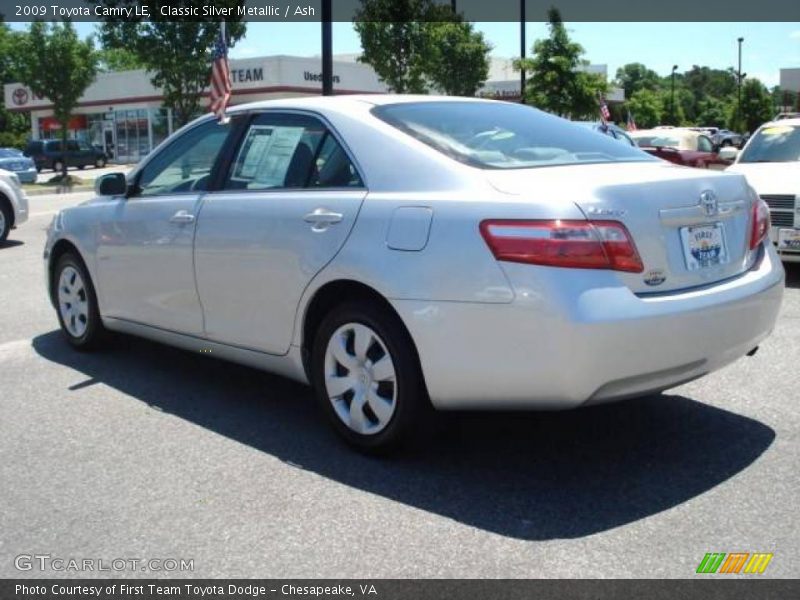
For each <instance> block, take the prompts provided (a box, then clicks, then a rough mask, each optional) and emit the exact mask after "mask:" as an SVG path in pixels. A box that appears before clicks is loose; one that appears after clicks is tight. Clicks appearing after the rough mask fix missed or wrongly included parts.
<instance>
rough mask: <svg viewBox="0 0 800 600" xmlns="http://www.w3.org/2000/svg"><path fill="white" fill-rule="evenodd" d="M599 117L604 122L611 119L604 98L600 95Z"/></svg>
mask: <svg viewBox="0 0 800 600" xmlns="http://www.w3.org/2000/svg"><path fill="white" fill-rule="evenodd" d="M600 119H601V120H602V121H603V123H605V122H606V121H609V120H610V119H611V111H609V110H608V105H607V104H606V99H605V98H603V97H602V96H600Z"/></svg>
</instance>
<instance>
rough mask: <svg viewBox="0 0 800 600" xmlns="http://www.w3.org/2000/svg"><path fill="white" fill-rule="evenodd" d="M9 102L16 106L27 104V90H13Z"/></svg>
mask: <svg viewBox="0 0 800 600" xmlns="http://www.w3.org/2000/svg"><path fill="white" fill-rule="evenodd" d="M11 100H13V101H14V104H16V105H17V106H22V105H23V104H27V103H28V90H26V89H25V88H21V87H19V88H17V89H15V90H14V92H13V93H12V94H11Z"/></svg>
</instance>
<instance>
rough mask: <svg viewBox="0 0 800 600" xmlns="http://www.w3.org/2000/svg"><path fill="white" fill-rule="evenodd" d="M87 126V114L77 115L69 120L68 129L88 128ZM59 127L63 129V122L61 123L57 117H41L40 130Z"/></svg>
mask: <svg viewBox="0 0 800 600" xmlns="http://www.w3.org/2000/svg"><path fill="white" fill-rule="evenodd" d="M86 126H87V125H86V115H75V116H74V117H72V118H71V119H70V120H69V123H68V124H67V129H71V130H79V129H86ZM59 129H61V123H59V122H58V121H57V120H56V118H55V117H42V118H41V119H39V130H40V131H56V130H59Z"/></svg>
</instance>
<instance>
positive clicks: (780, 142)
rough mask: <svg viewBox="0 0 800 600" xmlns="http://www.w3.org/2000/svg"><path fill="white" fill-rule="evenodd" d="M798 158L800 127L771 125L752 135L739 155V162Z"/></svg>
mask: <svg viewBox="0 0 800 600" xmlns="http://www.w3.org/2000/svg"><path fill="white" fill-rule="evenodd" d="M797 160H800V127H797V126H792V125H772V126H769V127H764V128H763V129H761V130H760V131H758V133H756V134H755V136H753V139H752V140H750V143H749V144H747V147H746V148H745V149H744V151H743V152H742V155H741V157H739V162H740V163H753V162H794V161H797Z"/></svg>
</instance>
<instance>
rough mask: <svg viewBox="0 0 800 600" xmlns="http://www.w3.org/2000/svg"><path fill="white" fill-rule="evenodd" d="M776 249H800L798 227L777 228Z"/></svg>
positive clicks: (799, 230)
mask: <svg viewBox="0 0 800 600" xmlns="http://www.w3.org/2000/svg"><path fill="white" fill-rule="evenodd" d="M778 250H800V229H779V230H778Z"/></svg>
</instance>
